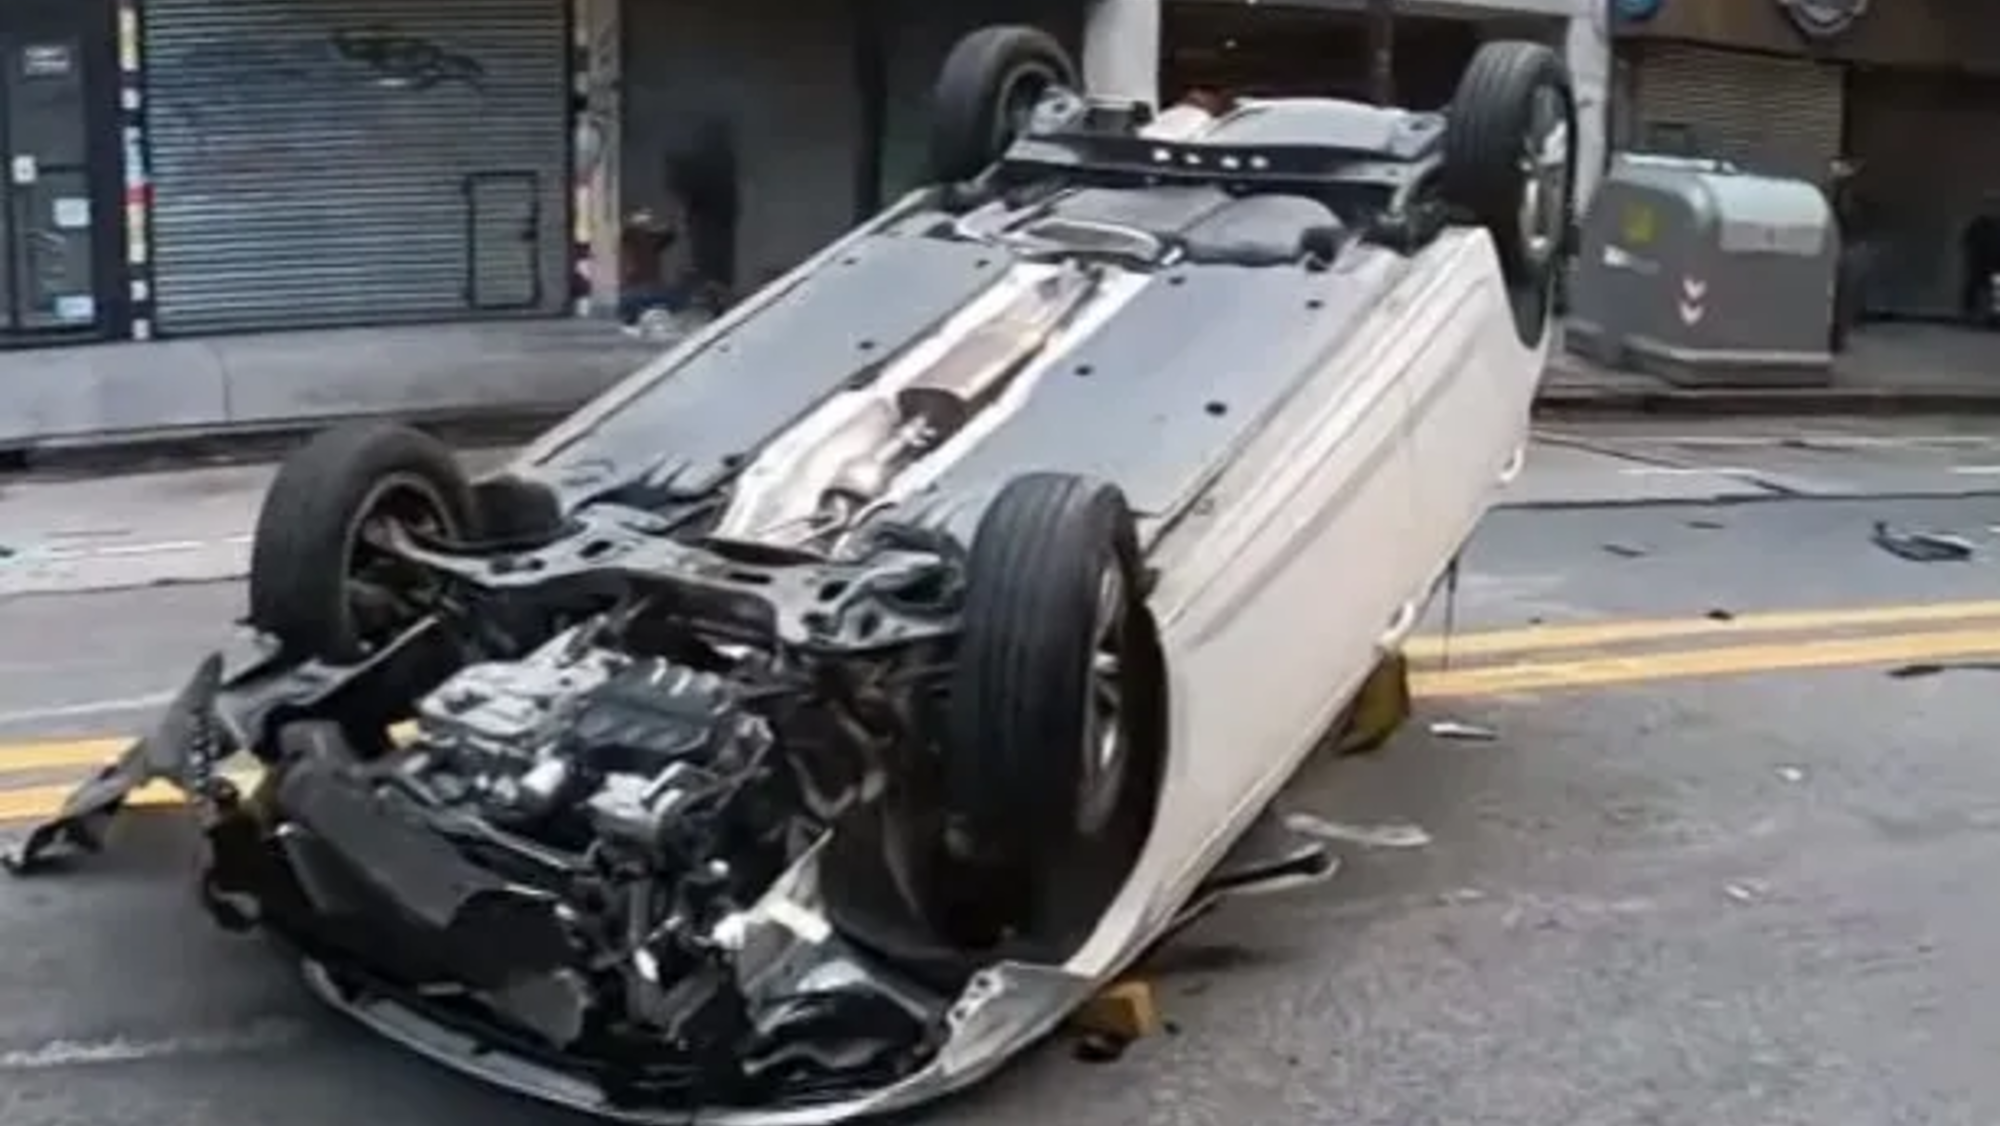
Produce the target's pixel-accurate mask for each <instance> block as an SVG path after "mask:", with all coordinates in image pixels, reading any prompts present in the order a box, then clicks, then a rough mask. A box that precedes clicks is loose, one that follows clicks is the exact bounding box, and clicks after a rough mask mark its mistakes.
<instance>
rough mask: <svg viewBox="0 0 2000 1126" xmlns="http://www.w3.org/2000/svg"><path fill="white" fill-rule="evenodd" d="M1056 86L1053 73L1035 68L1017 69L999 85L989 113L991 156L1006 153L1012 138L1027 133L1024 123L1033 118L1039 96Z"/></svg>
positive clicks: (1026, 124)
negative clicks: (997, 96) (990, 116)
mask: <svg viewBox="0 0 2000 1126" xmlns="http://www.w3.org/2000/svg"><path fill="white" fill-rule="evenodd" d="M1055 84H1056V76H1055V74H1054V73H1052V72H1050V71H1048V70H1046V69H1044V68H1042V67H1039V66H1022V67H1017V68H1015V70H1014V71H1013V72H1012V73H1011V74H1009V75H1008V76H1007V79H1006V81H1004V82H1002V83H1001V84H1000V96H999V98H998V99H997V100H996V101H995V103H994V113H993V135H992V137H991V141H992V145H993V155H994V157H995V158H998V157H999V155H1000V154H1001V153H1003V152H1006V151H1007V146H1009V145H1011V144H1013V143H1014V139H1015V138H1016V137H1019V136H1020V135H1021V134H1023V133H1025V132H1027V131H1028V122H1029V121H1030V120H1032V119H1033V118H1034V115H1035V107H1036V106H1037V105H1039V104H1040V103H1041V100H1042V95H1043V94H1045V93H1047V92H1048V90H1049V87H1051V86H1054V85H1055Z"/></svg>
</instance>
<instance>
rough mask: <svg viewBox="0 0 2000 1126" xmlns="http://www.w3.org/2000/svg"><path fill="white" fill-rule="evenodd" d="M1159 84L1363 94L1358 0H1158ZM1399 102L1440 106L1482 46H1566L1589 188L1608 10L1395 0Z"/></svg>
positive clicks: (1525, 1)
mask: <svg viewBox="0 0 2000 1126" xmlns="http://www.w3.org/2000/svg"><path fill="white" fill-rule="evenodd" d="M1164 2H1165V9H1166V10H1165V30H1164V32H1163V36H1162V39H1163V52H1162V63H1161V90H1162V94H1163V96H1165V97H1167V98H1169V99H1171V98H1173V97H1176V96H1178V95H1179V93H1180V92H1181V91H1183V90H1185V89H1187V88H1189V87H1192V86H1213V87H1218V88H1222V89H1229V90H1236V91H1239V92H1242V93H1245V94H1252V95H1256V94H1265V95H1274V96H1283V95H1294V96H1297V95H1313V96H1326V97H1348V98H1366V97H1367V96H1368V95H1369V92H1370V91H1369V79H1370V73H1371V65H1370V41H1369V37H1368V30H1367V15H1366V8H1367V4H1366V2H1365V0H1265V2H1260V3H1251V4H1245V3H1241V2H1235V3H1227V2H1221V0H1164ZM1396 11H1397V14H1398V18H1397V21H1396V26H1395V30H1394V44H1393V51H1394V66H1393V71H1394V75H1393V77H1394V82H1393V85H1394V87H1395V88H1394V90H1393V95H1394V98H1395V100H1396V102H1397V103H1399V104H1402V105H1407V106H1411V107H1414V108H1418V109H1439V108H1442V107H1443V106H1444V105H1445V104H1446V103H1447V102H1448V101H1449V100H1450V99H1451V96H1452V92H1453V91H1454V90H1455V89H1456V88H1457V85H1458V77H1459V74H1460V73H1461V72H1462V71H1463V70H1464V68H1465V65H1466V63H1467V62H1469V61H1470V60H1471V58H1472V53H1473V52H1474V51H1475V50H1477V49H1478V47H1479V45H1480V44H1481V43H1483V42H1487V41H1489V40H1493V39H1533V40H1539V41H1541V42H1544V43H1547V44H1548V45H1549V46H1551V47H1553V48H1555V49H1556V50H1558V51H1560V52H1562V54H1563V56H1564V59H1565V61H1566V62H1567V63H1568V66H1569V70H1570V73H1571V76H1572V80H1573V82H1574V85H1575V90H1576V96H1577V131H1578V137H1577V140H1578V154H1579V160H1580V165H1581V167H1580V168H1579V177H1578V178H1579V188H1580V191H1581V192H1582V194H1583V195H1584V197H1585V198H1588V196H1589V194H1590V192H1591V191H1592V190H1594V188H1595V186H1596V183H1597V179H1598V176H1599V175H1600V174H1601V173H1602V171H1603V168H1604V162H1605V159H1606V155H1605V154H1606V148H1605V138H1606V119H1605V110H1606V105H1605V103H1606V98H1605V93H1606V85H1607V82H1608V76H1609V71H1610V58H1611V49H1610V40H1609V15H1608V9H1607V8H1606V6H1605V3H1604V0H1397V2H1396Z"/></svg>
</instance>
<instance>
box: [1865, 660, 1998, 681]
mask: <svg viewBox="0 0 2000 1126" xmlns="http://www.w3.org/2000/svg"><path fill="white" fill-rule="evenodd" d="M1948 672H2000V661H1953V662H1951V663H1950V664H1939V663H1937V662H1933V661H1921V662H1918V663H1917V664H1913V665H1899V666H1897V667H1896V668H1893V669H1890V670H1889V675H1890V677H1892V678H1894V679H1896V680H1916V679H1919V678H1921V677H1927V676H1941V675H1943V674H1945V673H1948Z"/></svg>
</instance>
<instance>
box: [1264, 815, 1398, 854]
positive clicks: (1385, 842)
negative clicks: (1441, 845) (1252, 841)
mask: <svg viewBox="0 0 2000 1126" xmlns="http://www.w3.org/2000/svg"><path fill="white" fill-rule="evenodd" d="M1285 828H1287V829H1290V830H1291V831H1292V832H1294V833H1297V834H1299V835H1300V836H1302V837H1314V838H1317V839H1319V840H1322V841H1343V842H1345V843H1347V844H1357V845H1360V846H1361V847H1363V848H1422V847H1424V846H1425V845H1427V844H1430V843H1431V835H1430V834H1429V833H1426V832H1424V827H1423V826H1422V825H1412V824H1409V823H1407V822H1400V823H1392V824H1386V825H1346V824H1342V823H1341V822H1338V821H1328V820H1327V819H1325V818H1323V817H1315V816H1313V815H1312V814H1310V813H1293V814H1288V815H1286V817H1285Z"/></svg>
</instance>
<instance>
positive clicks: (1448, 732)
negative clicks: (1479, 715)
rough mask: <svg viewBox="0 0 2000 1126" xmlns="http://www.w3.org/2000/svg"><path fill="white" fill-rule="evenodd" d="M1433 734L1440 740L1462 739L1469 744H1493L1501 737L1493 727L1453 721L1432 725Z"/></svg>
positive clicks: (1446, 720)
mask: <svg viewBox="0 0 2000 1126" xmlns="http://www.w3.org/2000/svg"><path fill="white" fill-rule="evenodd" d="M1431 734H1433V735H1435V736H1437V737H1438V738H1440V739H1460V740H1463V741H1465V742H1468V743H1491V742H1492V741H1494V740H1495V739H1498V738H1499V737H1500V733H1499V732H1498V731H1495V730H1494V729H1493V728H1491V727H1481V726H1479V725H1478V724H1476V723H1460V722H1458V721H1457V720H1453V719H1441V720H1438V721H1437V722H1435V723H1433V724H1431Z"/></svg>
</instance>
